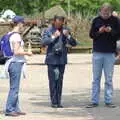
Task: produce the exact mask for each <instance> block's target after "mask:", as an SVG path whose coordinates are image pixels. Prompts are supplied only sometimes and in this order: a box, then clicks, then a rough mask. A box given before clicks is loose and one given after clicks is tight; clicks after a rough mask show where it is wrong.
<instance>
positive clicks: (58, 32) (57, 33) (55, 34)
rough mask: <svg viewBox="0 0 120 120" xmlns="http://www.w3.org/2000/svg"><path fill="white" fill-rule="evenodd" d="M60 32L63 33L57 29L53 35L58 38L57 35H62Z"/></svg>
mask: <svg viewBox="0 0 120 120" xmlns="http://www.w3.org/2000/svg"><path fill="white" fill-rule="evenodd" d="M60 34H61V33H60V31H59V30H57V31H56V32H55V33H54V34H53V35H52V37H54V38H57V37H59V36H60Z"/></svg>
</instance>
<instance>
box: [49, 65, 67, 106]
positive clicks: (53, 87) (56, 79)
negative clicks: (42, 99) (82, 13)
mask: <svg viewBox="0 0 120 120" xmlns="http://www.w3.org/2000/svg"><path fill="white" fill-rule="evenodd" d="M64 70H65V65H48V78H49V89H50V98H51V104H55V105H60V104H61V94H62V85H63V75H64Z"/></svg>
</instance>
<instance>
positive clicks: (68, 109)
mask: <svg viewBox="0 0 120 120" xmlns="http://www.w3.org/2000/svg"><path fill="white" fill-rule="evenodd" d="M44 58H45V55H34V56H32V57H27V59H28V65H27V79H26V80H21V89H20V94H19V95H20V107H21V110H22V111H24V112H26V113H27V115H25V116H19V117H6V116H4V113H3V111H4V109H5V104H6V99H7V95H8V90H9V81H8V80H6V79H0V111H1V113H0V120H119V119H120V68H119V65H115V71H114V78H113V83H114V96H113V102H114V103H115V104H116V105H117V107H116V108H106V107H105V106H104V77H102V80H101V98H100V105H99V106H98V107H97V108H85V106H86V105H87V104H89V103H90V99H91V84H92V64H91V59H92V55H91V54H69V55H68V58H69V59H68V61H69V62H68V63H69V64H68V65H67V66H66V70H65V75H64V85H63V96H62V104H63V106H64V108H59V109H55V108H51V107H50V99H49V88H48V77H47V66H46V65H44ZM0 69H1V68H0Z"/></svg>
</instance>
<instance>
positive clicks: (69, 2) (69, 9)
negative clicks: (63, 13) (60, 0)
mask: <svg viewBox="0 0 120 120" xmlns="http://www.w3.org/2000/svg"><path fill="white" fill-rule="evenodd" d="M70 12H71V11H70V0H68V18H70Z"/></svg>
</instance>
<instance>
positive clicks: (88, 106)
mask: <svg viewBox="0 0 120 120" xmlns="http://www.w3.org/2000/svg"><path fill="white" fill-rule="evenodd" d="M97 106H98V104H96V103H91V104H89V105H87V106H86V108H94V107H97Z"/></svg>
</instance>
